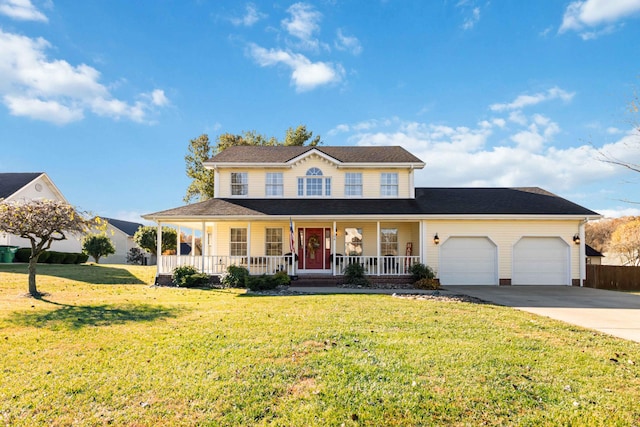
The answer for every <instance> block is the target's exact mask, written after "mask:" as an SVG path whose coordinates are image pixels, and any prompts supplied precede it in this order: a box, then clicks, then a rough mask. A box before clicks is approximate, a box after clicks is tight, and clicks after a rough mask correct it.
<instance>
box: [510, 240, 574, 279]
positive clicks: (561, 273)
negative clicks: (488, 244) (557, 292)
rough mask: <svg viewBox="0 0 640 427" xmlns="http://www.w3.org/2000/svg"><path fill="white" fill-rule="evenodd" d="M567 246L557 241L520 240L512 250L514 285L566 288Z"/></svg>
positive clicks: (561, 241)
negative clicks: (562, 286)
mask: <svg viewBox="0 0 640 427" xmlns="http://www.w3.org/2000/svg"><path fill="white" fill-rule="evenodd" d="M569 252H570V251H569V246H568V245H567V243H566V242H565V241H564V240H562V239H561V238H559V237H523V238H522V239H520V240H519V241H518V243H516V245H515V246H514V248H513V278H512V284H513V285H568V284H569V282H570V277H569V276H570V275H569V272H570V260H569Z"/></svg>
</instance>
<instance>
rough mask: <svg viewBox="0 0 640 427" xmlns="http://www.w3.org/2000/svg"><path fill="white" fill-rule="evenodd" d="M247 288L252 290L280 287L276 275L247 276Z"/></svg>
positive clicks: (267, 289)
mask: <svg viewBox="0 0 640 427" xmlns="http://www.w3.org/2000/svg"><path fill="white" fill-rule="evenodd" d="M245 283H246V286H247V289H249V290H252V291H269V290H272V289H275V288H277V287H278V279H277V278H276V276H275V275H274V276H267V275H266V274H263V275H261V276H247V277H246V279H245Z"/></svg>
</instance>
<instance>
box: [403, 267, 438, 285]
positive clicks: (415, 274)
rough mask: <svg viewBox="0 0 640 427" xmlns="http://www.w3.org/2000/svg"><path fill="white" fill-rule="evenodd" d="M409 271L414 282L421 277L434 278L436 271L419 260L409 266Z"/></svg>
mask: <svg viewBox="0 0 640 427" xmlns="http://www.w3.org/2000/svg"><path fill="white" fill-rule="evenodd" d="M409 273H411V279H412V280H413V282H414V283H416V282H418V281H419V280H422V279H435V278H436V273H435V272H434V271H433V269H432V268H431V267H429V266H428V265H424V264H422V263H420V262H418V263H416V264H413V265H412V266H411V267H409Z"/></svg>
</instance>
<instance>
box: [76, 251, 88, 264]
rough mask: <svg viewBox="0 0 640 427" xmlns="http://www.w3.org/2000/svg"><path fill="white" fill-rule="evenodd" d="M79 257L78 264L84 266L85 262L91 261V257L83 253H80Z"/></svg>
mask: <svg viewBox="0 0 640 427" xmlns="http://www.w3.org/2000/svg"><path fill="white" fill-rule="evenodd" d="M77 255H78V257H77V258H76V264H84V263H85V262H87V261H89V255H87V254H83V253H79V254H77Z"/></svg>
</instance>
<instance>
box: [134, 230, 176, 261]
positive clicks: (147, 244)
mask: <svg viewBox="0 0 640 427" xmlns="http://www.w3.org/2000/svg"><path fill="white" fill-rule="evenodd" d="M157 239H158V229H157V227H153V226H149V225H146V226H144V227H140V228H138V231H136V234H134V235H133V241H134V242H136V243H137V244H138V246H140V247H141V248H142V249H145V250H147V251H149V252H151V253H152V254H154V255H158V254H157V252H158V251H157V248H158V241H157ZM177 241H178V232H177V231H176V230H175V228H171V227H162V252H164V251H170V250H176V243H177Z"/></svg>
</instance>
